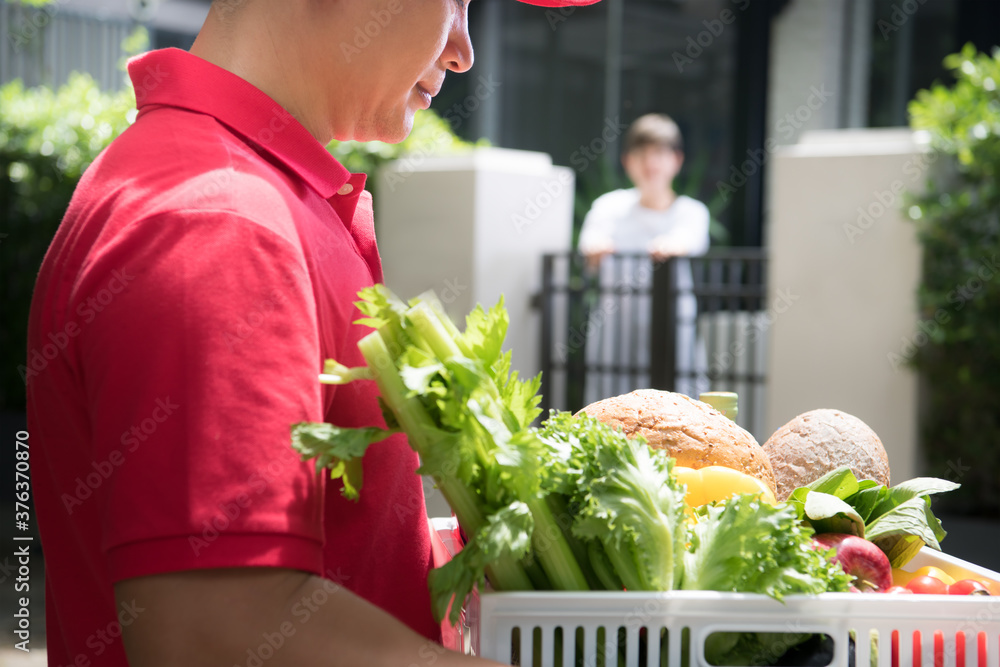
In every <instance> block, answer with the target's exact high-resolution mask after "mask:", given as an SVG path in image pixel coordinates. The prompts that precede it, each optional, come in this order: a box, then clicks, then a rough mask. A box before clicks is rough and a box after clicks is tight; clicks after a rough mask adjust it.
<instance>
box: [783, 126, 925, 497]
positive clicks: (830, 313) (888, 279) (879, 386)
mask: <svg viewBox="0 0 1000 667" xmlns="http://www.w3.org/2000/svg"><path fill="white" fill-rule="evenodd" d="M928 168H929V164H928V154H927V153H926V152H925V148H924V147H923V146H922V145H920V144H918V143H917V142H916V141H915V139H914V135H913V134H912V133H911V132H910V131H909V130H900V129H893V130H839V131H838V130H834V131H823V132H813V133H807V134H805V135H803V138H802V140H801V141H800V142H799V144H798V145H795V146H789V147H785V148H782V149H780V150H779V151H778V153H777V154H776V156H775V158H774V161H773V171H772V174H771V178H772V183H773V186H772V191H771V193H772V198H771V203H770V204H771V207H770V210H771V221H770V233H769V235H768V237H769V255H770V264H769V276H768V288H769V290H770V294H769V304H770V305H771V307H772V310H773V309H774V308H775V307H776V306H777V305H778V304H782V305H781V309H780V312H779V311H775V312H773V313H772V314H773V323H772V324H771V331H770V336H769V344H770V348H769V354H768V359H769V363H768V370H767V381H768V386H769V393H768V401H767V420H766V422H767V429H768V433H773V432H774V430H775V429H777V428H778V427H780V426H781V425H782V424H784V423H785V422H787V421H788V420H790V419H792V418H793V417H795V416H796V415H798V414H800V413H802V412H805V411H807V410H812V409H814V408H834V409H839V410H842V411H844V412H848V413H850V414H853V415H855V416H857V417H858V418H860V419H861V420H863V421H864V422H866V423H867V424H868V425H869V426H871V427H872V428H873V429H874V430H875V432H876V433H878V435H879V437H880V438H881V440H882V442H883V444H884V445H885V448H886V451H887V453H888V455H889V465H890V467H891V469H892V479H893V483H895V482H901V481H903V480H906V479H909V478H911V477H913V476H915V475H916V474H917V438H918V434H917V378H916V375H915V374H914V373H913V371H911V370H910V369H909V368H908V367H907V366H906V365H905V363H902V359H903V357H905V356H906V354H907V353H908V351H909V349H910V348H909V345H911V344H912V343H913V342H914V341H917V342H919V331H920V330H919V329H918V328H917V323H918V313H917V304H916V291H917V287H918V285H919V282H920V265H921V250H920V246H919V244H918V241H917V236H916V228H915V225H914V223H913V222H911V221H910V220H909V219H907V218H905V217H904V211H903V210H902V204H903V194H902V193H903V191H906V190H909V191H919V189H920V188H921V187H922V185H923V182H924V180H925V178H926V177H927V172H928Z"/></svg>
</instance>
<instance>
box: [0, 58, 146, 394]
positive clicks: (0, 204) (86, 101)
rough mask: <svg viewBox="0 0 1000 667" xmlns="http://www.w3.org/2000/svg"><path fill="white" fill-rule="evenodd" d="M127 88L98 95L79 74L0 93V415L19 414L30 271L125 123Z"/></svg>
mask: <svg viewBox="0 0 1000 667" xmlns="http://www.w3.org/2000/svg"><path fill="white" fill-rule="evenodd" d="M134 108H135V100H134V96H133V94H132V91H131V90H126V91H123V92H120V93H103V92H101V91H100V90H99V89H98V87H97V84H95V83H94V81H93V80H92V79H91V78H90V77H88V76H86V75H83V74H75V75H73V76H71V77H70V79H69V81H68V82H67V83H66V85H65V86H63V87H61V88H60V89H59V90H57V91H53V90H51V89H49V88H44V87H42V88H33V89H30V90H26V89H25V88H24V87H23V85H22V84H21V82H20V81H13V82H11V83H9V84H7V85H5V86H3V87H2V88H0V109H3V113H2V114H0V217H2V220H3V229H2V230H0V233H2V234H3V236H2V237H0V276H2V277H0V290H2V292H0V301H2V302H3V304H4V318H3V325H2V327H0V351H2V354H3V361H2V362H0V363H2V378H0V409H8V410H21V409H23V406H24V381H23V379H22V377H21V375H20V374H19V373H18V371H17V367H18V366H21V365H24V364H25V359H26V354H27V353H26V345H27V330H26V329H27V326H26V325H27V321H28V309H29V306H30V303H31V292H32V289H33V288H34V283H35V276H36V275H37V274H38V267H39V265H40V264H41V262H42V258H43V257H44V256H45V250H46V249H47V248H48V245H49V242H50V241H51V239H52V236H53V235H54V234H55V231H56V228H57V227H58V226H59V221H60V220H61V219H62V216H63V213H64V212H65V211H66V207H67V205H68V204H69V200H70V197H71V196H72V195H73V189H74V188H75V187H76V183H77V181H78V180H79V178H80V176H81V175H82V174H83V171H84V170H85V169H86V168H87V166H88V165H89V164H90V163H91V162H92V161H93V160H94V158H96V157H97V155H98V153H100V152H101V151H102V150H104V147H105V146H107V145H108V143H109V142H110V141H111V139H113V138H114V137H116V136H118V134H120V133H121V132H122V131H123V130H124V129H125V128H126V127H128V125H129V122H130V121H131V119H132V118H133V113H134V112H133V110H134Z"/></svg>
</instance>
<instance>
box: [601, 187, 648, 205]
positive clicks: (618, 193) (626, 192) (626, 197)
mask: <svg viewBox="0 0 1000 667" xmlns="http://www.w3.org/2000/svg"><path fill="white" fill-rule="evenodd" d="M638 201H639V191H638V190H636V189H635V188H621V189H618V190H612V191H611V192H606V193H604V194H603V195H601V196H600V197H598V198H597V199H595V200H594V203H593V204H592V208H595V209H617V210H621V209H623V208H627V207H629V206H633V205H635V204H636V203H638Z"/></svg>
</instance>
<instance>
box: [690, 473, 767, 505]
mask: <svg viewBox="0 0 1000 667" xmlns="http://www.w3.org/2000/svg"><path fill="white" fill-rule="evenodd" d="M674 475H675V476H676V477H677V481H679V482H680V483H681V484H686V485H687V495H686V496H684V501H685V502H686V503H687V504H688V506H689V507H699V506H700V505H705V504H707V503H710V502H714V501H716V500H726V499H727V498H729V497H730V496H732V495H734V494H737V493H759V494H760V498H761V500H763V501H764V502H765V503H768V504H769V505H777V504H778V501H777V500H775V498H774V494H773V493H772V492H771V489H769V488H768V487H767V485H766V484H764V482H762V481H760V480H759V479H757V478H756V477H751V476H750V475H747V474H746V473H742V472H740V471H739V470H733V469H732V468H726V467H724V466H707V467H705V468H698V469H697V470H695V469H694V468H684V467H681V466H674Z"/></svg>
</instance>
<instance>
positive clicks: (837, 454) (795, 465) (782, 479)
mask: <svg viewBox="0 0 1000 667" xmlns="http://www.w3.org/2000/svg"><path fill="white" fill-rule="evenodd" d="M764 451H765V452H766V453H767V455H768V457H769V458H770V459H771V466H772V467H773V468H774V478H775V480H776V481H777V483H778V493H777V497H778V500H779V501H781V500H785V499H787V498H788V496H790V495H791V493H792V491H794V490H795V489H797V488H798V487H800V486H805V485H806V484H809V483H810V482H812V481H814V480H817V479H819V478H820V477H822V476H823V475H825V474H826V473H828V472H830V471H831V470H836V469H837V468H840V467H842V466H848V467H849V468H850V469H851V472H853V473H854V476H855V477H857V478H858V479H859V480H862V479H873V480H875V481H876V482H878V483H879V484H884V485H886V486H889V457H888V456H887V455H886V453H885V447H883V446H882V441H881V440H879V438H878V435H876V434H875V431H873V430H872V429H871V428H869V426H868V424H865V423H864V422H863V421H861V420H860V419H858V418H857V417H855V416H853V415H849V414H847V413H846V412H840V411H839V410H810V411H809V412H804V413H802V414H801V415H799V416H798V417H796V418H795V419H793V420H792V421H790V422H788V423H787V424H785V425H784V426H782V427H781V428H779V429H778V430H777V431H775V432H774V435H772V436H771V437H770V438H768V440H767V442H765V443H764Z"/></svg>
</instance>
